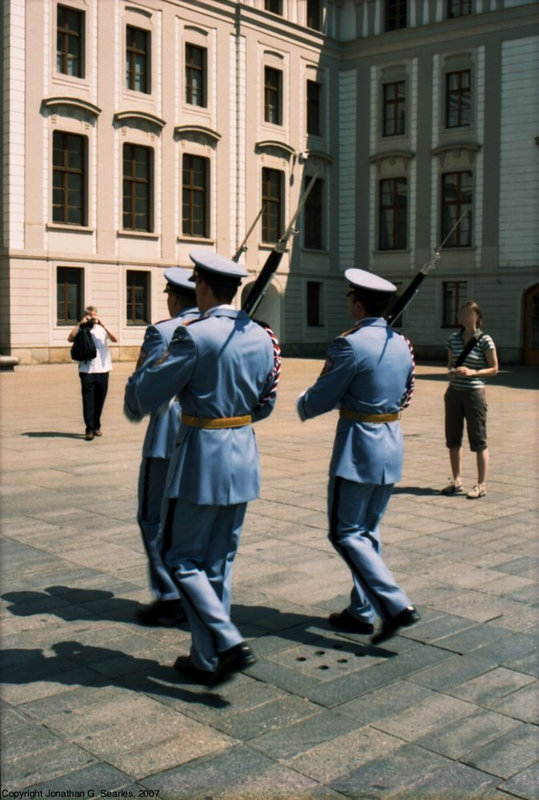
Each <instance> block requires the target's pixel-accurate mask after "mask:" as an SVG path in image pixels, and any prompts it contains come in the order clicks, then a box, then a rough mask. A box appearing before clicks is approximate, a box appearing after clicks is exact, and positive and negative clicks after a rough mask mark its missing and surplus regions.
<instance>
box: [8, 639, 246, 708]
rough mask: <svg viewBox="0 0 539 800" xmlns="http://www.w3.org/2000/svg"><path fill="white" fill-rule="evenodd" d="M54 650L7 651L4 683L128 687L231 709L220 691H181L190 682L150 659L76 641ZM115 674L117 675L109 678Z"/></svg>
mask: <svg viewBox="0 0 539 800" xmlns="http://www.w3.org/2000/svg"><path fill="white" fill-rule="evenodd" d="M51 649H52V650H53V652H54V655H53V656H45V655H44V654H43V651H42V650H38V649H33V650H24V649H22V648H21V649H11V650H9V649H8V650H3V651H2V662H3V663H4V664H6V666H4V667H3V668H2V670H1V672H0V675H1V680H2V682H3V683H5V684H16V685H24V684H31V683H36V682H37V681H48V682H55V683H60V684H63V685H65V686H87V687H91V686H99V687H103V686H118V687H121V688H125V687H126V686H127V687H128V688H130V689H132V690H135V691H137V692H145V693H148V694H152V695H158V696H160V697H167V698H172V699H174V700H182V701H183V702H186V703H202V704H204V705H207V706H211V707H213V708H225V707H227V706H229V705H230V703H229V701H228V700H225V699H223V698H222V697H221V696H220V695H219V694H218V693H217V690H216V691H215V692H214V693H212V692H210V691H209V690H207V689H204V690H203V691H202V692H190V691H188V690H186V689H181V688H179V687H178V686H177V684H178V683H182V684H183V683H185V682H186V681H185V680H184V679H182V678H181V677H180V676H179V674H178V673H177V672H176V670H175V669H173V667H167V666H163V665H162V664H160V663H159V662H158V661H153V660H152V659H149V658H135V657H134V656H130V655H128V654H127V653H124V652H123V651H122V650H110V649H109V648H106V647H92V646H89V645H84V644H81V643H80V642H76V641H65V642H57V643H56V644H53V645H52V648H51ZM112 670H114V672H115V673H116V674H115V675H113V676H112V675H110V674H107V672H109V673H110V672H112ZM187 683H189V681H187ZM170 684H175V685H170Z"/></svg>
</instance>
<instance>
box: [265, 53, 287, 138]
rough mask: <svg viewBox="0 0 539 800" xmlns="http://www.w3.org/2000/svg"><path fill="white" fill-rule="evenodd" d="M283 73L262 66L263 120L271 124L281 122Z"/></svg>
mask: <svg viewBox="0 0 539 800" xmlns="http://www.w3.org/2000/svg"><path fill="white" fill-rule="evenodd" d="M282 78H283V73H282V72H281V70H279V69H273V67H264V120H265V121H266V122H271V123H273V125H281V124H282V110H281V109H282Z"/></svg>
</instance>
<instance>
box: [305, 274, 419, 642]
mask: <svg viewBox="0 0 539 800" xmlns="http://www.w3.org/2000/svg"><path fill="white" fill-rule="evenodd" d="M345 276H346V278H347V279H348V281H349V283H350V291H349V292H348V294H347V297H348V298H349V312H350V316H351V317H352V319H354V320H355V321H356V324H355V325H354V327H353V328H352V329H351V330H349V331H346V332H345V333H343V334H342V335H341V336H338V337H337V338H336V339H335V340H334V341H333V343H332V345H331V346H330V348H329V352H328V355H327V359H326V363H325V366H324V369H323V371H322V374H321V375H320V377H319V378H318V380H317V381H316V383H315V384H314V386H312V387H311V388H310V389H308V390H307V391H306V392H305V393H304V394H303V395H301V396H300V397H299V398H298V414H299V416H300V418H301V419H302V420H306V419H309V418H310V417H316V416H317V415H319V414H324V413H325V412H327V411H330V410H332V409H334V408H338V409H339V417H340V418H339V422H338V425H337V432H336V436H335V442H334V446H333V454H332V457H331V462H330V466H329V476H330V478H329V488H328V515H329V539H330V541H331V543H332V545H333V546H334V547H335V549H336V550H337V552H338V553H339V554H340V555H341V556H342V557H343V559H344V560H345V562H346V563H347V564H348V566H349V568H350V571H351V573H352V578H353V583H354V587H353V590H352V593H351V600H350V605H349V607H348V608H347V609H344V610H343V611H341V612H339V613H334V614H331V615H330V618H329V621H330V623H331V624H332V625H333V626H335V627H337V628H339V629H341V630H346V631H349V632H354V633H372V632H373V631H374V625H373V622H374V619H375V615H378V616H379V617H380V618H381V620H382V627H381V630H380V632H379V633H377V634H376V635H375V636H374V637H373V642H375V643H377V642H382V641H384V640H385V639H388V638H389V637H390V636H393V635H394V633H395V632H396V631H397V630H398V629H399V628H400V627H402V626H403V625H411V624H413V623H414V622H415V621H416V620H417V619H418V618H419V615H418V613H417V611H416V610H415V608H414V607H413V606H412V605H411V604H410V600H409V599H408V597H407V596H406V594H405V593H404V592H403V591H402V589H400V588H399V586H397V584H396V582H395V579H394V578H393V576H392V574H391V572H390V571H389V569H388V568H387V566H386V564H385V563H384V561H383V559H382V556H381V541H380V532H379V524H380V521H381V519H382V517H383V515H384V512H385V510H386V508H387V505H388V503H389V498H390V496H391V491H392V489H393V484H394V483H395V482H396V481H398V480H399V479H400V477H401V468H402V455H403V442H402V432H401V428H400V424H399V418H400V414H401V410H402V408H404V407H405V406H406V405H408V403H409V402H410V399H411V394H412V390H413V381H414V363H413V354H412V350H411V345H410V343H409V342H408V341H407V340H406V339H405V338H404V337H403V336H401V335H400V334H399V333H397V332H396V331H394V330H392V329H391V328H390V327H388V325H387V323H386V321H385V320H384V319H383V317H382V316H381V315H382V313H383V311H384V310H385V308H386V307H387V305H388V302H389V300H390V298H391V296H392V294H393V293H394V291H395V286H394V285H393V284H392V283H390V282H389V281H386V280H384V279H383V278H380V277H378V276H377V275H373V274H372V273H370V272H367V271H365V270H360V269H355V268H352V269H347V270H346V272H345Z"/></svg>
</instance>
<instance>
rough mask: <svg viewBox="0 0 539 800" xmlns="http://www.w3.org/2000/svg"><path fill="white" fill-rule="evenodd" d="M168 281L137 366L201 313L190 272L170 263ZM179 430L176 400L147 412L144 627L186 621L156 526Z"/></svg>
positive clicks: (142, 504)
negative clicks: (162, 313) (148, 595)
mask: <svg viewBox="0 0 539 800" xmlns="http://www.w3.org/2000/svg"><path fill="white" fill-rule="evenodd" d="M164 276H165V279H166V281H167V284H166V287H165V290H164V291H165V292H166V294H167V306H168V310H169V314H170V315H171V319H166V320H163V321H162V322H158V323H156V324H155V325H149V326H148V328H146V333H145V335H144V341H143V343H142V347H141V350H140V355H139V358H138V362H137V370H143V369H145V365H148V364H151V363H153V361H155V360H156V359H157V358H160V357H161V356H162V355H164V353H166V351H167V348H168V345H169V342H170V340H171V338H172V335H173V333H174V331H175V330H176V328H177V327H178V326H179V325H181V324H182V323H184V322H187V320H190V319H194V318H196V317H198V316H200V314H199V311H198V308H197V307H196V296H195V287H194V286H193V283H192V282H191V281H190V277H191V270H189V269H181V268H180V267H173V268H171V269H167V270H165V272H164ZM131 383H132V380H131V378H130V379H129V383H128V386H127V389H126V397H125V403H124V412H125V414H126V416H127V417H128V419H131V420H133V421H138V420H140V419H141V418H142V417H141V416H140V415H139V414H137V413H136V412H133V411H132V410H131V407H130V404H129V398H130V393H131V392H130V388H129V387H130V385H131ZM179 428H180V404H179V403H178V401H177V400H176V398H173V399H172V400H171V401H170V402H169V403H166V404H163V406H162V407H161V408H159V409H158V410H157V411H155V412H154V413H152V414H151V415H150V421H149V423H148V428H147V430H146V436H145V438H144V444H143V446H142V462H141V465H140V471H139V484H138V510H137V521H138V524H139V526H140V530H141V533H142V540H143V542H144V547H145V548H146V553H147V555H148V571H149V579H150V588H151V591H152V594H153V596H154V598H155V599H154V601H153V602H152V603H149V604H148V605H146V606H142V607H141V608H140V609H138V611H137V613H136V617H137V619H138V621H139V622H142V623H143V624H145V625H158V624H159V623H160V622H162V621H165V620H166V621H169V620H175V621H177V622H181V621H184V620H185V613H184V612H183V609H182V607H181V603H180V593H179V591H178V587H177V586H176V584H175V582H174V579H173V577H172V576H171V574H170V571H169V570H168V568H167V567H166V565H165V563H164V562H163V558H162V552H161V551H162V547H163V537H162V532H161V527H160V524H159V523H160V516H161V507H162V503H163V493H164V490H165V484H166V476H167V472H168V468H169V463H170V457H171V455H172V453H173V451H174V447H175V445H176V437H177V435H178V430H179Z"/></svg>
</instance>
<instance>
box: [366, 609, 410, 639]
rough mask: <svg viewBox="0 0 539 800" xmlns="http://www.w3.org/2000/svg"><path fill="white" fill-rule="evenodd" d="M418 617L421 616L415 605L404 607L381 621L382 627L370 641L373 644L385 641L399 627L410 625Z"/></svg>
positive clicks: (393, 634)
mask: <svg viewBox="0 0 539 800" xmlns="http://www.w3.org/2000/svg"><path fill="white" fill-rule="evenodd" d="M420 619H421V617H420V616H419V612H418V611H417V610H416V608H415V606H410V607H409V608H405V609H404V611H400V612H399V613H398V614H395V616H394V617H390V618H389V619H385V620H384V621H383V622H382V627H381V628H380V630H379V631H378V633H377V634H376V635H375V636H373V637H372V639H371V641H372V643H373V644H380V642H385V641H386V640H387V639H391V637H392V636H395V634H396V633H397V631H398V630H399V628H407V627H409V626H410V625H415V623H416V622H419V620H420Z"/></svg>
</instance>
